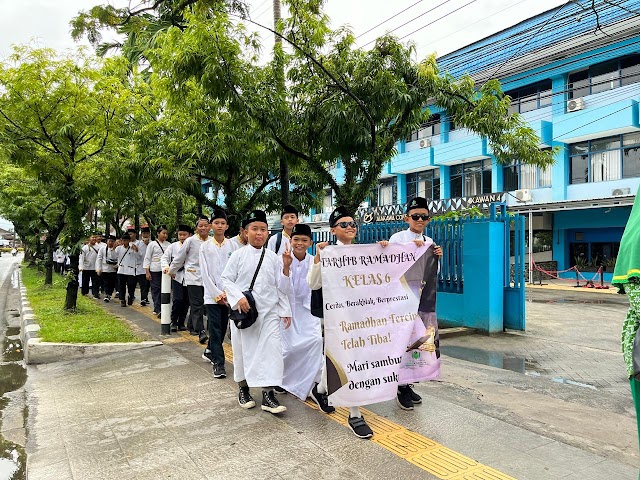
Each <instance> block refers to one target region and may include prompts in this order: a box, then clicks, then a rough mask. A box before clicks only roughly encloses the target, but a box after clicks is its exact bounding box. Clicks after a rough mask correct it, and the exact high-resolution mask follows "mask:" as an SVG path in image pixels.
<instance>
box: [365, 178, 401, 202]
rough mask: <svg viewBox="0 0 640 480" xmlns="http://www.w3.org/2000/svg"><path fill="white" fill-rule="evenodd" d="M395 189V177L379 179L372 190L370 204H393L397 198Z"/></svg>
mask: <svg viewBox="0 0 640 480" xmlns="http://www.w3.org/2000/svg"><path fill="white" fill-rule="evenodd" d="M397 190H398V189H397V183H396V179H395V177H394V178H387V179H384V180H381V181H380V184H379V185H378V186H377V187H376V189H375V190H374V192H373V204H372V205H371V206H372V207H381V206H383V205H395V204H396V202H397V198H398V191H397Z"/></svg>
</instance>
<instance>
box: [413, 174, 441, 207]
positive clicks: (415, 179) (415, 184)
mask: <svg viewBox="0 0 640 480" xmlns="http://www.w3.org/2000/svg"><path fill="white" fill-rule="evenodd" d="M423 175H424V176H425V177H422V176H423ZM427 175H430V177H431V178H426V177H427ZM425 180H430V181H431V195H430V196H427V190H426V189H425V197H424V198H426V199H427V200H440V192H441V190H440V169H439V168H431V169H429V170H420V171H418V172H411V173H407V175H406V177H405V185H406V188H407V202H408V201H411V200H412V199H413V198H415V197H419V196H420V183H421V181H425ZM435 180H437V181H438V182H437V183H438V187H437V188H436V186H435V184H436V182H435ZM412 185H413V187H411V186H412ZM410 188H412V189H413V191H414V192H415V193H411V194H410V193H409V189H410ZM436 191H437V193H438V196H437V198H436V196H435V193H436Z"/></svg>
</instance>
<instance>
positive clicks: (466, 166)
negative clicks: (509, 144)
mask: <svg viewBox="0 0 640 480" xmlns="http://www.w3.org/2000/svg"><path fill="white" fill-rule="evenodd" d="M478 164H480V189H481V192H480V193H476V194H474V195H469V194H468V193H467V192H466V191H465V190H466V175H467V173H466V171H467V170H470V172H469V175H471V174H472V173H473V174H477V173H478V171H477V170H475V168H476V167H477V166H478ZM450 168H452V169H453V168H461V169H462V171H461V173H459V174H458V173H456V174H454V173H450V178H449V184H450V185H451V188H450V197H449V198H468V197H474V196H477V195H486V194H488V193H493V192H492V191H491V190H492V189H491V188H489V191H488V192H485V191H484V186H485V175H487V174H488V175H489V180H490V181H489V185H491V179H492V175H493V162H492V161H491V160H475V161H473V162H467V163H460V164H458V165H453V166H451V167H450ZM472 168H473V170H471V169H472ZM458 175H459V177H458ZM454 176H455V177H458V178H460V179H461V182H462V195H461V196H460V197H455V196H453V181H454V180H457V178H454Z"/></svg>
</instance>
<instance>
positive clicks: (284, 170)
mask: <svg viewBox="0 0 640 480" xmlns="http://www.w3.org/2000/svg"><path fill="white" fill-rule="evenodd" d="M281 19H282V14H281V11H280V0H273V29H274V30H275V31H276V32H278V33H280V32H281V29H280V28H278V24H279V23H280V20H281ZM279 49H282V39H281V38H280V37H279V36H278V35H275V38H274V45H273V51H274V57H275V53H276V52H277V51H278V50H279ZM281 68H282V70H281V71H280V72H278V73H279V74H278V84H279V85H278V87H279V89H280V91H281V92H283V91H284V65H282V66H281ZM286 155H287V154H286V152H282V155H281V156H280V198H281V199H282V206H283V207H284V206H285V205H289V203H291V202H290V201H289V165H288V164H287V158H286Z"/></svg>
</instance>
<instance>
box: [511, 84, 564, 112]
mask: <svg viewBox="0 0 640 480" xmlns="http://www.w3.org/2000/svg"><path fill="white" fill-rule="evenodd" d="M552 87H553V85H552V82H551V79H547V80H541V81H539V82H536V83H533V84H531V85H524V86H522V87H518V88H514V89H513V90H509V91H508V92H505V93H504V94H505V95H509V97H511V106H510V107H509V113H527V112H533V111H535V110H539V109H541V108H545V107H548V106H550V105H551V104H552V100H551V98H552V97H553V88H552ZM546 92H549V94H548V95H546V94H545V93H546ZM525 93H526V95H525ZM543 94H545V95H543ZM534 95H535V108H532V109H530V110H525V111H522V104H523V100H524V99H527V102H531V100H532V98H531V97H533V96H534ZM547 97H548V98H549V102H548V103H546V102H545V103H543V101H541V99H546V98H547ZM513 107H516V108H515V109H514V108H513Z"/></svg>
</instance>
